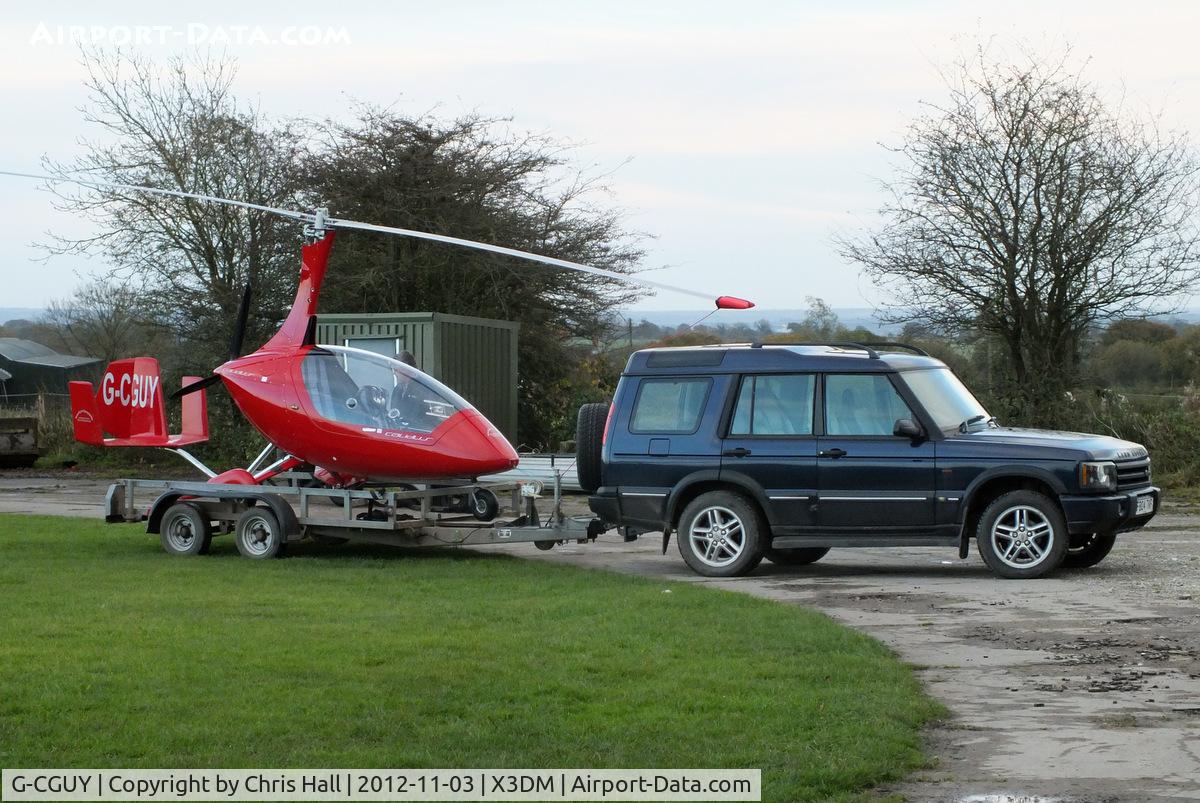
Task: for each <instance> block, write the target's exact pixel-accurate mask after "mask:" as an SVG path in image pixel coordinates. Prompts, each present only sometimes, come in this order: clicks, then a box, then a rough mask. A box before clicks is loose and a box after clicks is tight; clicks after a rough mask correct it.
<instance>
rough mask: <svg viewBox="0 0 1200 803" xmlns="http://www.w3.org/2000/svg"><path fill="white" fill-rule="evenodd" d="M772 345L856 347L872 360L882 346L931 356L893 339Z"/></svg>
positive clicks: (758, 342)
mask: <svg viewBox="0 0 1200 803" xmlns="http://www.w3.org/2000/svg"><path fill="white" fill-rule="evenodd" d="M770 345H772V346H831V347H834V348H842V349H855V350H856V351H865V352H866V353H867V357H869V358H870V359H872V360H878V359H879V351H878V349H879V348H881V347H882V348H893V349H905V350H906V351H911V352H912V353H913V354H916V355H918V356H921V357H928V356H929V352H927V351H925V349H923V348H920V347H918V346H914V345H911V344H909V343H897V342H895V341H892V340H873V341H871V342H870V343H858V342H856V341H852V340H828V341H812V340H802V341H798V342H796V343H771V344H770ZM750 347H751V348H755V349H760V348H762V347H763V342H762V341H761V340H756V341H754V342H753V343H752V344H751V345H750Z"/></svg>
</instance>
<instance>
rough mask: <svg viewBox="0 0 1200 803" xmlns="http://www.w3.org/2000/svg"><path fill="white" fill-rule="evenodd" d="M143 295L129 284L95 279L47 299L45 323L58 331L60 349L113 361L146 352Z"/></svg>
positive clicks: (146, 334)
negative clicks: (66, 295) (65, 294)
mask: <svg viewBox="0 0 1200 803" xmlns="http://www.w3.org/2000/svg"><path fill="white" fill-rule="evenodd" d="M144 298H145V294H144V293H142V292H139V291H138V290H137V289H136V288H135V287H133V286H132V285H129V284H124V283H118V282H114V281H111V280H109V279H98V280H94V281H91V282H88V283H86V284H84V285H83V286H81V287H80V288H79V289H77V290H76V291H75V293H74V294H73V295H72V296H71V297H70V298H68V299H61V300H57V301H52V302H50V305H49V307H48V308H47V310H46V320H45V323H46V325H47V326H49V327H51V328H53V329H54V331H55V332H56V333H57V337H58V340H59V341H60V348H62V350H64V351H66V352H68V353H70V354H85V355H87V356H89V357H98V358H100V359H101V360H102V361H104V362H105V363H108V362H112V361H113V360H115V359H118V358H120V357H129V356H132V355H133V354H135V353H138V354H141V353H145V349H146V346H147V344H146V340H147V339H148V337H149V335H150V332H149V328H148V327H147V325H146V322H145V319H144V318H143V317H142V315H141V314H140V308H141V306H142V301H143V299H144Z"/></svg>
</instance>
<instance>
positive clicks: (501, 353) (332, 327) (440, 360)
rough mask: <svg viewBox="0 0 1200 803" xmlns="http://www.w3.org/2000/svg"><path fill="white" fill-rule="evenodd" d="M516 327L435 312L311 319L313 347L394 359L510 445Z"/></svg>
mask: <svg viewBox="0 0 1200 803" xmlns="http://www.w3.org/2000/svg"><path fill="white" fill-rule="evenodd" d="M519 328H520V324H518V323H514V322H512V321H498V320H494V319H491V318H469V317H467V316H464V315H446V314H444V313H441V312H379V313H367V314H362V315H358V314H336V315H318V316H317V342H318V343H326V344H328V345H331V346H348V347H350V348H357V349H364V350H366V351H373V352H375V353H377V354H384V355H386V356H388V357H394V356H396V355H397V354H399V353H400V352H401V351H404V350H408V351H411V352H412V353H413V356H415V357H416V358H417V367H418V368H420V369H421V370H422V371H424V372H425V373H427V374H430V375H431V376H433V377H436V378H437V379H439V380H441V381H442V382H445V383H446V384H447V385H449V386H450V387H452V388H454V390H455V391H457V392H458V394H459V395H461V396H462V397H463V398H465V399H466V400H467V401H469V402H471V404H473V405H475V406H476V407H477V408H479V411H480V412H481V413H483V414H484V415H485V416H487V417H488V420H489V421H491V422H492V423H493V424H495V425H496V426H498V427H499V428H500V431H501V432H503V433H504V435H505V437H507V438H508V439H509V440H510V441H511V442H513V443H518V440H517V334H518V329H519Z"/></svg>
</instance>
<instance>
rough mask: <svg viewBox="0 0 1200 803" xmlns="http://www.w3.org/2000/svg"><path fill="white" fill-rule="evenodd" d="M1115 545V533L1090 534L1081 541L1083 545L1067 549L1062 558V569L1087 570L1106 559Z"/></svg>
mask: <svg viewBox="0 0 1200 803" xmlns="http://www.w3.org/2000/svg"><path fill="white" fill-rule="evenodd" d="M1115 543H1117V535H1116V533H1108V534H1107V535H1106V534H1104V533H1092V534H1091V535H1089V536H1087V537H1086V538H1085V539H1084V540H1083V543H1081V544H1079V545H1078V546H1075V545H1074V544H1072V545H1070V546H1069V547H1068V548H1067V554H1066V555H1065V556H1064V557H1063V562H1062V565H1063V568H1065V569H1087V568H1089V567H1091V566H1095V565H1096V564H1097V563H1099V562H1100V561H1102V560H1104V559H1105V558H1107V557H1108V553H1109V552H1111V551H1112V548H1113V544H1115Z"/></svg>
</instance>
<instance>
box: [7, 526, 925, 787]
mask: <svg viewBox="0 0 1200 803" xmlns="http://www.w3.org/2000/svg"><path fill="white" fill-rule="evenodd" d="M667 591H669V592H670V593H666V592H667ZM936 713H937V707H936V705H935V704H934V703H932V702H930V701H929V700H928V699H927V698H925V697H923V696H922V694H921V692H920V689H919V687H918V685H917V683H916V682H915V680H914V679H913V677H912V675H911V673H910V672H909V670H908V669H907V668H906V667H904V666H903V665H902V664H901V663H900V662H899V661H897V660H896V659H895V658H894V657H893V656H892V655H891V653H889V652H888V651H887V650H886V649H885V648H884V647H882V646H881V645H880V644H878V643H877V642H875V641H873V640H871V639H869V638H867V637H866V636H862V635H859V634H857V633H855V632H853V631H851V630H847V629H845V628H843V627H840V626H838V625H836V624H834V623H833V622H831V621H830V620H828V619H826V618H825V617H824V616H821V615H819V614H816V613H812V612H809V611H806V610H802V609H800V608H795V607H791V606H785V605H781V604H776V603H771V602H766V601H762V600H757V599H752V598H750V597H746V596H742V595H737V594H730V593H724V592H720V591H715V590H712V589H708V588H702V587H697V586H692V585H687V584H679V583H671V584H667V583H663V582H655V581H651V580H644V579H639V578H635V577H627V576H622V575H618V574H610V573H606V572H595V571H587V570H583V569H577V568H573V567H569V566H555V565H553V564H549V565H548V564H546V563H544V562H533V561H528V562H527V561H522V560H519V559H514V558H507V557H503V556H483V555H479V554H474V553H470V552H466V551H457V552H451V551H439V552H432V551H431V552H420V553H413V552H405V551H401V550H392V549H386V548H368V547H353V546H345V547H320V546H310V545H304V546H301V547H300V548H298V549H294V551H293V557H290V558H287V559H285V560H279V561H271V562H266V563H261V562H253V561H248V560H244V559H242V558H239V557H238V556H237V553H236V551H235V550H234V548H233V544H232V542H231V540H230V539H229V538H219V539H217V540H216V541H214V542H213V554H211V555H209V556H206V557H197V558H172V557H169V556H167V555H166V554H164V553H163V552H162V551H161V549H160V548H159V545H158V540H157V538H155V537H152V536H147V535H146V534H145V533H144V531H143V527H142V525H106V524H103V523H101V522H96V521H91V520H85V519H65V518H49V517H33V516H11V515H0V767H106V766H107V767H115V766H129V767H139V766H140V767H167V768H174V767H226V768H235V767H264V768H272V767H452V768H453V767H463V768H466V767H495V768H509V767H513V768H515V767H760V768H762V770H763V793H764V795H763V796H764V799H766V800H801V799H819V800H825V799H838V798H842V797H853V796H854V794H855V793H856V792H857V791H860V790H863V789H866V788H867V787H869V786H871V785H873V784H877V783H880V782H883V781H887V780H889V779H896V778H899V777H901V776H903V775H904V774H906V773H907V772H908V771H910V770H912V769H914V768H916V767H919V766H921V765H922V763H923V757H922V754H921V751H920V745H919V739H918V728H919V727H920V725H921V724H922V723H923V722H924V721H926V720H927V719H929V718H930V717H932V716H935V715H936Z"/></svg>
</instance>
